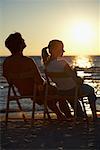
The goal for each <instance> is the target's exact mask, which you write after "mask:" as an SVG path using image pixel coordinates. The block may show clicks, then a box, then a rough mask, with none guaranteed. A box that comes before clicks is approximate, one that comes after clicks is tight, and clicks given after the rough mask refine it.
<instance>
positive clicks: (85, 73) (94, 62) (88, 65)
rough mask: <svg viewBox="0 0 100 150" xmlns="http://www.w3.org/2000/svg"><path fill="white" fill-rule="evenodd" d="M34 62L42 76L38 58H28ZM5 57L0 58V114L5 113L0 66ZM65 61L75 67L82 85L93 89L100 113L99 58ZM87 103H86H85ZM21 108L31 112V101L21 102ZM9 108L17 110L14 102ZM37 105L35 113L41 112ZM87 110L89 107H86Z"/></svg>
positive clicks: (72, 57)
mask: <svg viewBox="0 0 100 150" xmlns="http://www.w3.org/2000/svg"><path fill="white" fill-rule="evenodd" d="M30 57H31V58H32V59H34V60H35V62H36V64H37V65H38V67H39V69H40V71H41V74H43V64H42V61H41V57H40V56H30ZM4 59H5V57H0V113H4V112H5V108H6V100H7V90H8V84H7V82H6V79H5V78H4V77H3V76H2V66H3V62H4ZM65 59H66V60H67V62H68V63H69V65H70V66H72V67H73V68H74V67H76V70H77V74H78V76H81V77H82V78H84V83H86V84H89V85H91V86H93V87H94V89H95V93H96V96H97V101H96V107H97V110H98V111H100V56H65ZM87 103H88V102H87ZM21 104H22V107H23V108H24V110H25V111H27V112H28V111H31V109H32V102H31V100H26V99H24V100H21ZM10 108H11V109H13V108H17V106H16V103H15V102H11V104H10ZM41 109H42V108H41V107H40V106H39V105H37V106H36V110H37V111H41ZM87 110H89V106H88V105H87Z"/></svg>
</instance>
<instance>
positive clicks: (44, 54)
mask: <svg viewBox="0 0 100 150" xmlns="http://www.w3.org/2000/svg"><path fill="white" fill-rule="evenodd" d="M47 48H48V47H44V48H43V49H42V60H43V63H44V65H46V64H47V63H48V61H49V58H50V55H49V54H48V52H47Z"/></svg>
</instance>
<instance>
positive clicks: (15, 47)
mask: <svg viewBox="0 0 100 150" xmlns="http://www.w3.org/2000/svg"><path fill="white" fill-rule="evenodd" d="M5 46H6V47H7V48H8V49H9V50H10V52H11V53H12V54H16V53H20V52H22V51H23V49H24V48H25V47H26V44H25V42H24V39H23V38H22V36H21V34H20V33H19V32H15V33H13V34H10V35H9V36H8V37H7V39H6V40H5Z"/></svg>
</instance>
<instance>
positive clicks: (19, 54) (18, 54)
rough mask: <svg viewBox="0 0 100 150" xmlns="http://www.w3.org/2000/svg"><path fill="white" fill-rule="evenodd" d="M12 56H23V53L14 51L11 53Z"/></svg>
mask: <svg viewBox="0 0 100 150" xmlns="http://www.w3.org/2000/svg"><path fill="white" fill-rule="evenodd" d="M12 55H13V56H23V53H22V52H16V53H14V54H12Z"/></svg>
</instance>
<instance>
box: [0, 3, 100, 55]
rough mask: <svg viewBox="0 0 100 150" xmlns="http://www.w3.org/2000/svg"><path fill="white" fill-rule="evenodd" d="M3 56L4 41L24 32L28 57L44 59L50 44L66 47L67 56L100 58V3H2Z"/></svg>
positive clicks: (0, 45)
mask: <svg viewBox="0 0 100 150" xmlns="http://www.w3.org/2000/svg"><path fill="white" fill-rule="evenodd" d="M0 29H1V32H0V56H5V55H6V56H8V55H10V52H9V50H8V49H7V48H5V44H4V41H5V39H6V38H7V36H8V35H9V34H11V33H14V32H20V33H21V34H22V37H23V38H24V39H25V42H26V45H27V47H26V48H25V50H24V55H41V49H42V48H43V47H45V46H47V45H48V43H49V41H50V40H53V39H59V40H62V41H63V43H64V50H65V54H64V55H100V0H0Z"/></svg>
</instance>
